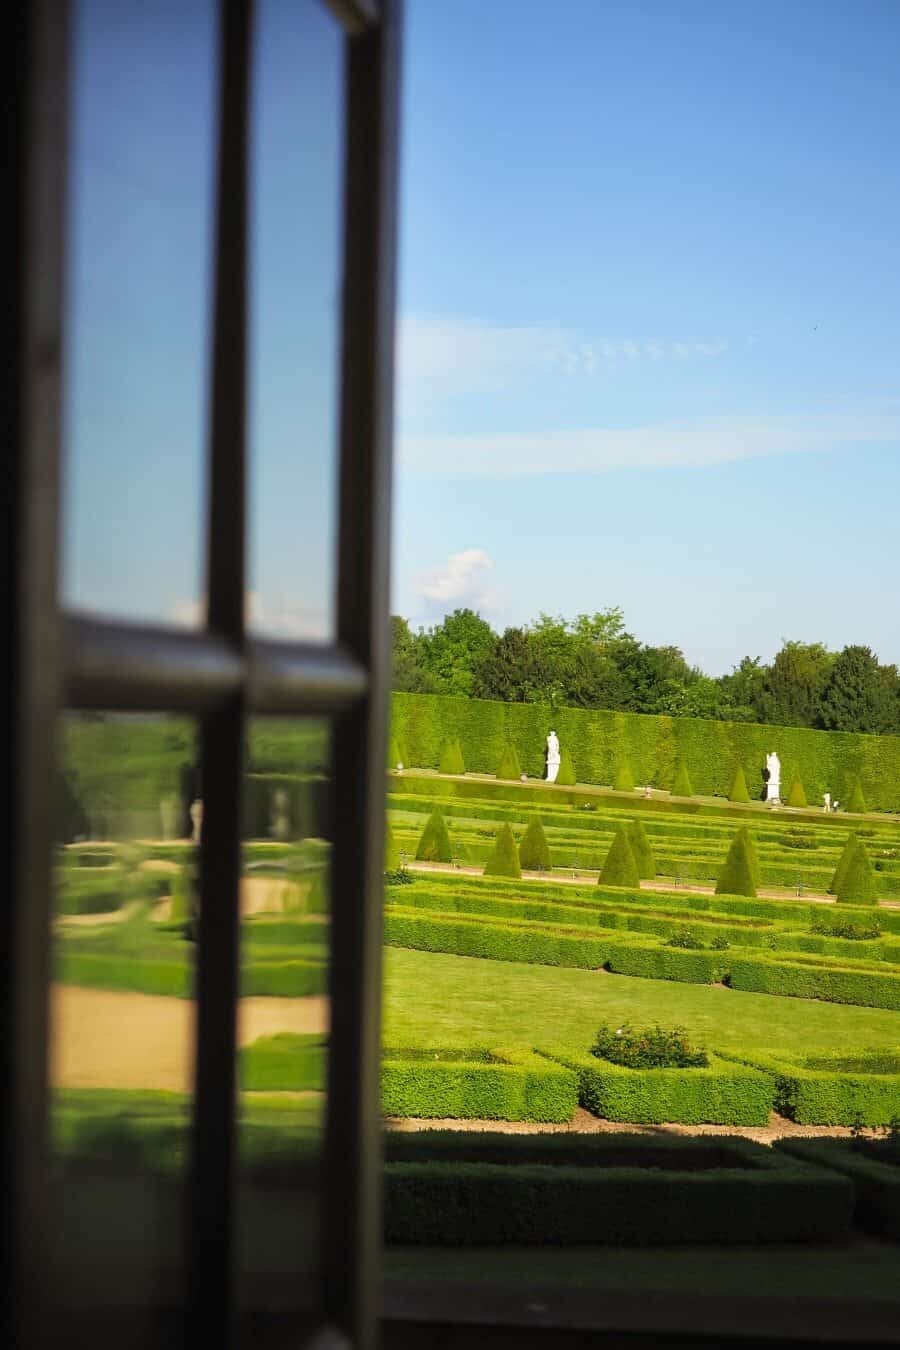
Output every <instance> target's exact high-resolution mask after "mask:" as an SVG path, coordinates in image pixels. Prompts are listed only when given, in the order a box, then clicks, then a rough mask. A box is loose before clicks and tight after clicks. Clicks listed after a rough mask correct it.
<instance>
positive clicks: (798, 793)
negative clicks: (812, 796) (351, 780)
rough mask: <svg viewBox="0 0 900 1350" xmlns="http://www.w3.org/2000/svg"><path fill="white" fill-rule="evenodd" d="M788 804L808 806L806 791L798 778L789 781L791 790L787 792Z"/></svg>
mask: <svg viewBox="0 0 900 1350" xmlns="http://www.w3.org/2000/svg"><path fill="white" fill-rule="evenodd" d="M787 804H788V806H808V805H809V803H808V802H807V800H806V792H805V790H804V787H803V784H802V783H801V782H800V779H799V778H795V779H794V781H793V783H791V790H790V792H789V793H788V800H787Z"/></svg>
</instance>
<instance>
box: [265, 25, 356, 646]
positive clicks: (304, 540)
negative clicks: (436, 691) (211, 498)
mask: <svg viewBox="0 0 900 1350" xmlns="http://www.w3.org/2000/svg"><path fill="white" fill-rule="evenodd" d="M256 41H257V45H256V52H255V72H254V80H255V85H254V89H255V105H254V109H253V137H252V145H253V175H254V176H253V189H252V208H251V258H252V270H251V276H252V298H251V344H250V351H251V367H250V389H251V398H250V424H249V429H250V446H251V457H250V471H251V477H250V486H251V492H250V581H249V589H250V594H249V597H248V615H247V618H248V623H249V625H250V627H251V628H252V629H253V630H254V631H255V632H257V633H260V634H263V635H265V636H268V637H280V638H304V639H308V640H316V639H330V638H331V637H332V636H333V634H334V588H335V573H334V554H335V529H336V526H335V507H336V481H337V475H336V463H337V438H338V356H339V337H340V290H341V244H342V237H341V205H342V204H341V172H342V167H343V125H342V100H343V37H342V34H341V30H340V29H339V27H338V25H337V24H336V23H335V22H334V20H333V19H332V18H331V17H330V16H329V15H328V14H327V12H326V9H325V7H324V6H323V5H321V4H320V3H319V0H301V3H297V4H291V5H287V4H284V3H280V0H262V3H261V4H260V6H259V9H258V20H257V39H256Z"/></svg>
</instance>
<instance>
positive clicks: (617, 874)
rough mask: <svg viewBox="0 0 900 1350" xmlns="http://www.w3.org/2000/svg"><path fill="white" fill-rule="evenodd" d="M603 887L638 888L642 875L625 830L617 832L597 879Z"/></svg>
mask: <svg viewBox="0 0 900 1350" xmlns="http://www.w3.org/2000/svg"><path fill="white" fill-rule="evenodd" d="M597 881H598V884H599V885H601V886H638V885H640V874H639V872H638V866H637V862H636V861H635V857H634V854H633V853H632V851H631V844H630V843H629V842H628V834H627V831H626V830H625V829H619V830H616V833H615V837H614V839H613V841H612V843H611V844H610V846H609V852H608V853H607V855H606V861H605V862H604V864H603V867H602V868H601V870H600V876H599V877H598V878H597Z"/></svg>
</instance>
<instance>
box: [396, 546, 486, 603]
mask: <svg viewBox="0 0 900 1350" xmlns="http://www.w3.org/2000/svg"><path fill="white" fill-rule="evenodd" d="M493 570H494V562H493V559H492V558H491V556H490V554H489V553H488V552H487V551H486V550H485V549H483V548H467V549H464V550H463V551H462V552H461V553H451V555H450V557H449V558H448V559H447V561H446V562H444V563H441V565H440V566H439V567H434V568H432V569H431V570H430V571H428V572H425V573H424V574H423V575H422V576H420V577H418V578H417V580H416V582H415V591H416V594H417V595H418V596H419V597H420V599H422V600H424V601H425V602H426V604H427V605H429V606H433V607H434V608H435V609H436V610H439V611H440V612H441V613H444V612H445V611H446V609H448V608H450V607H451V606H453V607H456V608H460V607H463V608H465V607H469V608H471V609H477V610H493V609H496V608H497V606H498V604H499V600H500V596H499V592H498V591H497V590H496V588H495V587H494V585H493V579H492V573H493Z"/></svg>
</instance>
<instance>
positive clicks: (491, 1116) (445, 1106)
mask: <svg viewBox="0 0 900 1350" xmlns="http://www.w3.org/2000/svg"><path fill="white" fill-rule="evenodd" d="M427 1053H428V1052H427V1051H422V1052H417V1053H416V1055H415V1057H412V1056H410V1054H409V1052H404V1051H403V1050H385V1051H384V1053H383V1058H382V1064H381V1109H382V1111H383V1112H384V1114H385V1115H386V1116H416V1117H421V1118H431V1119H437V1120H440V1119H455V1120H512V1121H514V1120H530V1121H545V1122H561V1121H566V1120H571V1119H572V1116H573V1115H574V1113H575V1108H576V1107H577V1105H578V1084H577V1080H576V1077H575V1074H574V1073H572V1072H570V1071H569V1070H568V1069H566V1068H564V1067H562V1066H560V1065H558V1064H552V1063H550V1062H549V1061H548V1060H547V1059H545V1058H543V1057H542V1056H541V1055H536V1054H534V1053H533V1052H531V1051H530V1050H521V1049H500V1050H491V1051H490V1052H488V1056H489V1058H488V1062H484V1060H478V1059H474V1058H471V1056H472V1054H473V1053H477V1052H472V1051H468V1052H466V1051H460V1052H459V1054H460V1058H459V1059H453V1058H450V1057H449V1055H450V1054H451V1053H452V1052H449V1051H444V1052H443V1054H442V1057H441V1058H440V1059H433V1060H429V1059H428V1058H426V1056H427ZM482 1053H484V1052H482ZM464 1056H468V1057H464Z"/></svg>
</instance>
